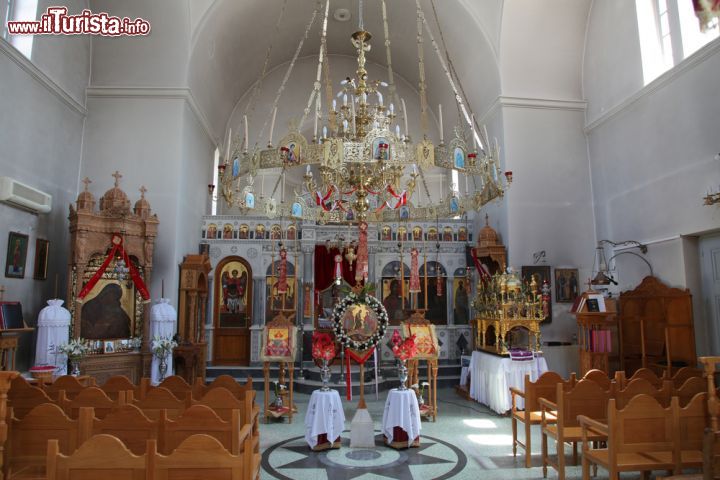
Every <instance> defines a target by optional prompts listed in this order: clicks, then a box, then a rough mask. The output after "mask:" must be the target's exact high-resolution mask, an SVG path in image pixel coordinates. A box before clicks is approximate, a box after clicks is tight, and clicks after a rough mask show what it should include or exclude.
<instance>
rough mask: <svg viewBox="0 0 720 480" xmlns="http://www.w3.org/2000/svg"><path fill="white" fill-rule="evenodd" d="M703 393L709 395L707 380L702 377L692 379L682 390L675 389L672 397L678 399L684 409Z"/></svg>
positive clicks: (684, 384) (683, 385) (688, 380)
mask: <svg viewBox="0 0 720 480" xmlns="http://www.w3.org/2000/svg"><path fill="white" fill-rule="evenodd" d="M703 392H704V393H707V383H706V382H705V379H704V378H701V377H690V378H688V379H687V380H686V381H685V383H683V384H682V386H681V387H680V388H674V389H673V392H672V396H673V397H678V399H679V401H680V406H681V407H683V406H685V405H687V404H688V403H690V400H692V399H693V398H695V395H697V394H698V393H703ZM706 400H707V396H706ZM706 407H707V405H706ZM707 426H710V424H709V423H708V425H707Z"/></svg>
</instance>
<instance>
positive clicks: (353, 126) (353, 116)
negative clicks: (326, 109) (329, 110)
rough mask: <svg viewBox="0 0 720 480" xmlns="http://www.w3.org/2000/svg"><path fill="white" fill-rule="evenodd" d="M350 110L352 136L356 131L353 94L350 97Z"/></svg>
mask: <svg viewBox="0 0 720 480" xmlns="http://www.w3.org/2000/svg"><path fill="white" fill-rule="evenodd" d="M351 110H352V133H353V137H354V136H355V132H356V127H357V125H356V123H355V95H353V97H352V103H351Z"/></svg>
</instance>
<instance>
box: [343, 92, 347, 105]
mask: <svg viewBox="0 0 720 480" xmlns="http://www.w3.org/2000/svg"><path fill="white" fill-rule="evenodd" d="M343 106H345V107H347V93H343Z"/></svg>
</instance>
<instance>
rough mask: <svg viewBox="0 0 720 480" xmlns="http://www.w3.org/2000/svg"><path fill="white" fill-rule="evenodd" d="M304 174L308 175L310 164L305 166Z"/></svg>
mask: <svg viewBox="0 0 720 480" xmlns="http://www.w3.org/2000/svg"><path fill="white" fill-rule="evenodd" d="M305 175H310V165H308V166H307V167H306V168H305Z"/></svg>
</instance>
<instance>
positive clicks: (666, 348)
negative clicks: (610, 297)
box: [620, 276, 697, 376]
mask: <svg viewBox="0 0 720 480" xmlns="http://www.w3.org/2000/svg"><path fill="white" fill-rule="evenodd" d="M620 328H621V334H622V338H623V357H624V358H623V361H624V364H625V369H626V375H627V376H630V375H632V374H633V372H635V370H637V369H638V368H641V367H646V368H652V369H654V370H656V371H657V372H658V373H660V372H662V371H665V372H667V373H668V374H669V375H670V374H672V373H673V372H674V371H675V370H677V369H679V368H681V367H684V366H691V367H694V366H696V364H697V356H696V353H695V330H694V327H693V313H692V295H690V291H689V290H683V289H679V288H670V287H668V286H667V285H665V284H663V283H662V282H661V281H660V280H658V279H657V278H655V277H651V276H648V277H645V278H644V279H643V281H642V282H641V283H640V285H638V287H637V288H635V289H634V290H631V291H629V292H623V293H622V294H620Z"/></svg>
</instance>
